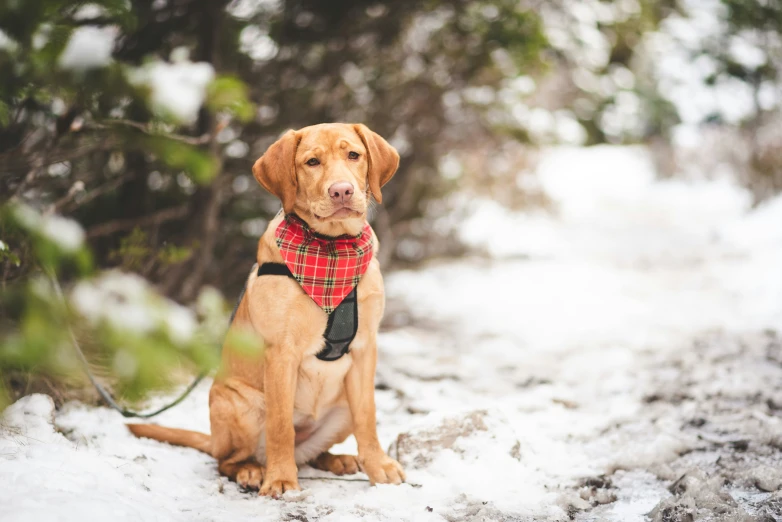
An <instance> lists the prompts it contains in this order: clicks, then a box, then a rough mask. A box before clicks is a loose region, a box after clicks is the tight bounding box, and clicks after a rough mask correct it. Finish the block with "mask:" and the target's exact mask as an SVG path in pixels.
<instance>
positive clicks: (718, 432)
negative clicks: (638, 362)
mask: <svg viewBox="0 0 782 522" xmlns="http://www.w3.org/2000/svg"><path fill="white" fill-rule="evenodd" d="M781 350H782V346H781V345H780V338H779V336H778V335H777V334H776V333H775V332H773V331H767V332H762V333H757V334H745V335H740V336H729V335H726V334H724V333H717V332H715V333H712V334H708V335H705V336H703V337H701V338H699V339H698V340H697V341H695V342H694V343H693V346H692V348H691V349H690V350H683V351H682V353H681V354H680V355H679V356H677V357H673V358H671V359H670V360H668V361H665V362H663V363H661V364H660V365H659V366H658V367H657V369H658V371H657V372H656V373H655V375H654V377H653V378H652V379H651V382H650V383H649V390H650V393H649V394H648V395H646V397H645V401H646V403H647V404H648V408H646V412H645V416H646V417H647V422H648V423H649V424H648V429H649V430H654V429H655V428H654V426H666V427H668V428H672V427H678V430H679V432H680V435H681V436H682V437H683V438H684V439H685V440H687V441H688V442H687V444H686V448H682V449H680V451H679V454H678V455H677V456H676V457H675V458H673V459H670V460H669V459H665V458H663V459H660V460H658V461H657V462H654V463H653V464H651V465H648V463H647V462H641V466H638V467H636V469H635V471H637V469H638V468H641V469H644V468H645V469H646V471H650V472H652V473H653V474H654V475H655V476H656V477H657V479H658V481H659V484H664V485H665V487H666V490H665V492H663V493H662V494H661V495H660V496H661V497H662V498H661V499H660V500H659V502H657V503H656V505H655V506H654V508H653V509H651V510H650V512H649V520H651V521H653V522H690V521H703V522H712V521H713V522H779V521H782V415H780V413H782V411H780V408H779V403H778V401H779V398H780V394H782V364H780V361H779V357H780V353H782V351H781ZM625 429H627V426H616V427H615V428H614V429H612V430H611V431H614V432H621V431H623V430H625ZM630 467H632V466H630ZM617 473H620V472H617ZM635 487H636V486H635V485H633V484H628V485H626V486H622V485H621V484H620V487H619V492H620V493H619V502H618V504H619V505H615V506H602V507H600V508H598V509H594V510H591V512H590V513H589V514H584V515H582V516H580V517H577V520H581V521H592V520H617V521H618V520H624V519H623V518H621V516H618V514H619V513H621V510H622V506H621V503H622V492H623V490H624V489H628V490H631V489H633V488H635ZM658 489H659V487H658Z"/></svg>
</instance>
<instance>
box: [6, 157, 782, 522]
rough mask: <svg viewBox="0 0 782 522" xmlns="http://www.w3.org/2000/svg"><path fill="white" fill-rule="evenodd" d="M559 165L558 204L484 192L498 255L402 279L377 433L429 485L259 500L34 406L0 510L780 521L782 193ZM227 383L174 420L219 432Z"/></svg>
mask: <svg viewBox="0 0 782 522" xmlns="http://www.w3.org/2000/svg"><path fill="white" fill-rule="evenodd" d="M538 173H539V178H540V180H541V183H542V184H543V186H544V188H545V190H546V192H547V193H548V194H549V196H550V197H551V198H552V200H553V201H554V202H555V204H556V206H557V208H556V212H555V214H554V215H546V214H542V213H541V214H540V215H529V214H519V213H511V212H509V211H507V210H505V209H503V208H500V207H498V206H496V205H494V204H493V203H491V202H487V201H479V202H473V203H472V204H471V205H472V207H473V211H472V214H471V217H470V218H469V219H468V220H467V222H466V223H464V224H463V237H464V239H465V241H467V242H469V243H470V244H472V245H473V246H474V247H475V250H476V251H477V252H480V251H482V252H488V253H489V254H490V255H489V256H485V255H484V256H476V257H473V258H468V259H463V260H459V261H448V262H444V261H433V262H431V263H430V264H429V265H427V266H426V267H424V268H422V269H420V270H415V271H406V272H398V273H395V274H392V275H390V276H388V277H387V290H388V294H389V310H388V325H389V326H388V327H387V328H386V330H385V331H384V332H383V333H382V335H381V337H380V349H381V359H380V362H379V368H378V389H377V402H378V410H379V411H378V428H379V432H380V436H381V439H382V441H383V442H384V444H386V445H388V447H389V450H390V453H391V454H392V455H393V456H395V457H397V458H398V459H399V460H400V461H401V462H402V463H403V464H404V465H405V467H406V469H407V472H408V481H409V484H406V485H403V486H397V487H394V486H378V487H375V488H371V487H369V486H368V484H367V483H366V482H364V481H352V482H350V481H344V480H335V477H331V476H329V475H328V474H326V473H322V472H318V471H315V470H312V469H302V470H301V471H300V475H301V477H302V480H301V485H302V486H303V487H304V488H305V490H304V492H303V493H302V494H299V495H293V496H291V497H290V498H288V499H287V500H286V501H275V500H270V499H266V498H262V497H260V498H259V497H258V496H256V495H254V494H250V493H245V492H242V491H240V490H239V489H238V488H237V486H236V485H235V484H233V483H231V482H228V481H227V480H225V479H222V478H220V477H219V476H218V474H217V471H216V468H215V463H214V461H213V460H212V459H211V458H210V457H208V456H206V455H203V454H200V453H198V452H196V451H194V450H188V449H182V448H174V447H170V446H167V445H164V444H160V443H156V442H153V441H149V440H136V439H133V438H131V436H130V435H129V434H128V433H127V432H126V431H125V429H124V427H123V421H122V419H121V418H120V417H119V415H117V414H115V413H114V412H112V411H109V410H107V409H105V408H87V407H84V406H82V405H79V404H68V405H66V406H65V407H64V408H62V410H61V411H56V412H55V411H54V410H53V407H52V404H51V401H50V400H49V399H48V398H47V397H45V396H32V397H28V398H25V399H22V400H21V401H19V402H18V403H16V404H15V405H13V406H11V407H10V408H9V409H8V410H7V411H6V412H5V416H4V418H3V420H2V426H1V427H0V430H1V431H0V486H2V487H0V520H3V521H16V520H25V521H26V520H80V521H81V520H100V519H110V520H237V519H247V520H270V521H271V520H298V521H305V520H306V521H314V520H322V521H337V520H340V521H341V520H370V521H374V520H414V521H418V520H422V521H426V520H448V521H460V520H476V521H478V520H505V521H510V520H519V521H526V520H535V521H544V520H546V521H548V520H551V521H554V520H556V521H564V520H569V519H575V520H578V521H582V522H584V521H598V520H600V521H602V520H605V521H622V522H625V521H627V522H630V521H636V520H637V521H641V520H645V518H644V517H645V515H646V514H649V515H648V518H650V519H653V520H655V521H660V522H662V521H664V522H679V521H681V522H684V521H691V520H693V521H697V520H715V521H716V520H722V521H745V520H746V521H750V520H752V521H763V522H771V521H782V492H780V487H782V335H780V334H779V333H777V332H782V198H777V199H776V200H773V201H770V202H768V203H767V204H765V205H763V206H760V207H758V208H756V209H750V200H749V197H748V195H747V194H745V193H744V192H743V191H742V190H740V189H738V188H737V187H736V186H734V185H733V184H732V183H731V182H730V181H729V180H716V181H700V182H682V181H676V180H667V181H659V180H655V178H654V175H653V171H652V167H651V165H650V163H649V160H648V157H647V155H646V152H645V151H644V149H640V148H610V147H600V148H592V149H557V150H552V151H550V152H549V153H548V154H546V155H545V156H544V159H543V161H542V163H541V165H540V167H539V171H538ZM207 390H208V385H205V386H202V387H200V388H199V389H198V390H197V391H196V392H195V393H194V394H193V395H192V396H191V397H190V398H189V399H188V400H187V401H186V402H185V403H183V404H182V405H180V406H179V407H177V408H176V409H175V410H173V411H171V412H168V413H166V414H164V415H161V416H160V417H159V418H158V419H157V421H158V422H160V423H161V424H165V425H169V426H178V427H185V428H192V429H199V430H204V431H207V430H208V412H207V399H206V394H207ZM161 400H162V399H161ZM342 449H343V450H344V451H353V450H354V449H355V447H354V443H352V442H351V441H348V442H346V443H345V445H344V448H342ZM362 478H363V476H362V475H358V476H356V477H351V479H353V480H359V479H362Z"/></svg>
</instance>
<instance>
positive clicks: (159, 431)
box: [126, 424, 212, 455]
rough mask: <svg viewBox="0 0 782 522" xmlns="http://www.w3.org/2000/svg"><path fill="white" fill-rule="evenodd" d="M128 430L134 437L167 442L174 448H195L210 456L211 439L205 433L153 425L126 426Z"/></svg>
mask: <svg viewBox="0 0 782 522" xmlns="http://www.w3.org/2000/svg"><path fill="white" fill-rule="evenodd" d="M126 426H127V427H128V429H129V430H130V432H131V433H133V435H135V436H136V437H146V438H148V439H153V440H159V441H160V442H168V443H169V444H173V445H174V446H185V447H187V448H195V449H197V450H198V451H203V452H204V453H207V454H209V455H211V454H212V438H211V437H210V436H209V435H207V434H206V433H200V432H197V431H190V430H179V429H176V428H165V427H163V426H157V425H155V424H126Z"/></svg>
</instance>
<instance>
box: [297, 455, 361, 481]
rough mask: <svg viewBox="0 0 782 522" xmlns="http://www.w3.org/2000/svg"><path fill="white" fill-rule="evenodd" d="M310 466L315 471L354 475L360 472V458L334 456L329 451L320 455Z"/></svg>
mask: <svg viewBox="0 0 782 522" xmlns="http://www.w3.org/2000/svg"><path fill="white" fill-rule="evenodd" d="M309 464H310V466H312V467H313V468H315V469H320V470H323V471H328V472H330V473H334V474H335V475H352V474H354V473H358V470H359V466H358V457H356V456H355V455H332V454H331V453H329V452H328V451H326V452H324V453H321V454H320V455H318V457H317V458H316V459H315V460H312V461H310V463H309Z"/></svg>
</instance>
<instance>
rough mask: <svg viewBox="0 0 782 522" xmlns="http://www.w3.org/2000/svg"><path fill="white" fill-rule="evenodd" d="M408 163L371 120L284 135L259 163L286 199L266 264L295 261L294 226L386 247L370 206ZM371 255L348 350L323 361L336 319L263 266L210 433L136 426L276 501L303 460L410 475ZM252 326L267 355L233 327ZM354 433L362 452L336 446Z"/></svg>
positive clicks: (263, 246)
mask: <svg viewBox="0 0 782 522" xmlns="http://www.w3.org/2000/svg"><path fill="white" fill-rule="evenodd" d="M398 166H399V154H398V153H397V151H396V150H395V149H394V148H393V147H392V146H391V145H390V144H389V143H388V142H387V141H386V140H385V139H383V138H382V137H381V136H379V135H378V134H376V133H375V132H373V131H371V130H370V129H369V128H367V127H366V126H365V125H362V124H341V123H333V124H321V125H313V126H310V127H305V128H302V129H300V130H297V131H294V130H290V131H288V132H286V133H285V134H284V135H283V136H282V137H281V138H280V139H279V140H278V141H277V142H275V143H274V144H272V145H271V146H270V147H269V148H268V150H267V151H266V152H265V153H264V154H263V156H262V157H261V158H260V159H258V160H257V161H256V162H255V165H254V166H253V175H254V176H255V178H256V179H257V180H258V182H259V183H260V184H261V185H262V186H263V187H264V188H265V189H266V190H268V191H269V192H270V193H272V194H274V195H275V196H277V197H278V198H279V199H280V201H281V202H282V211H281V212H280V214H278V215H277V217H276V218H274V219H273V220H272V221H271V222H270V223H269V225H268V228H267V229H266V231H265V232H264V234H263V235H262V236H261V239H260V241H259V243H258V251H257V262H258V265H259V266H264V265H265V264H269V263H271V264H276V266H279V265H284V264H285V259H283V254H284V252H287V250H284V248H283V249H281V246H280V244H281V243H280V242H279V241H280V240H279V235H280V232H279V230H280V229H281V228H284V227H281V225H286V226H287V224H289V223H290V224H292V225H293V226H299V227H300V228H301V230H304V233H306V234H309V236H308V237H316V238H319V240H321V241H323V242H324V243H323V244H329V245H332V244H331V243H328V241H331V240H332V239H333V238H342V239H340V241H342V243H339V244H340V245H342V244H348V247H346V248H354V249H357V247H356V246H355V245H356V244H357V243H356V242H355V241H354V238H363V241H364V242H365V243H367V248H366V249H365V250H367V251H371V252H372V253H373V254H376V253H377V250H378V246H379V245H378V241H377V237H376V236H375V234H374V232H373V231H372V230H371V228H369V225H368V224H367V211H368V208H369V204H370V199H371V197H372V198H374V199H375V201H377V203H381V202H382V194H381V192H380V190H381V187H382V186H383V185H385V184H386V183H387V182H388V181H389V180H390V179H391V177H392V176H393V175H394V173H395V172H396V170H397V168H398ZM367 234H368V235H367ZM344 238H347V240H346V241H347V242H345V241H343V240H344ZM334 241H336V239H334ZM350 241H354V243H353V247H350V244H349V243H350ZM334 244H336V243H334ZM332 246H333V245H332ZM329 248H331V247H329ZM294 250H295V249H294ZM365 254H366V252H365ZM362 259H363V263H364V266H363V267H362V269H363V270H365V271H364V272H363V275H360V278H358V283H357V285H356V287H355V295H356V296H357V302H358V304H357V310H358V316H357V330H354V331H355V337H354V338H353V340H352V342H350V345H349V351H348V352H347V353H345V354H344V356H341V357H339V358H338V359H336V360H321V359H320V358H319V357H318V355H319V354H320V353H321V352H322V350H323V349H324V348H323V347H324V331H325V330H326V329H327V327H329V314H328V313H327V312H326V311H324V308H323V307H322V306H321V305H319V304H318V303H317V302H316V301H315V297H310V295H309V294H308V293H307V292H306V291H304V287H303V284H300V283H299V281H297V280H296V279H295V278H292V277H274V276H271V275H258V274H257V273H256V272H255V271H254V272H253V273H251V274H250V277H249V278H248V280H247V286H246V291H245V294H244V296H243V298H242V299H241V301H240V302H239V304H238V307H237V310H236V314H235V317H234V320H233V322H232V323H231V326H230V329H229V334H228V336H227V337H226V342H225V343H224V345H223V351H222V361H221V365H220V368H219V370H218V372H217V374H216V376H215V380H214V383H213V385H212V387H211V390H210V392H209V417H210V426H211V435H207V434H204V433H198V432H194V431H188V430H180V429H173V428H166V427H162V426H157V425H151V424H129V425H128V428H129V429H130V431H131V432H132V433H133V434H134V435H136V436H138V437H147V438H150V439H155V440H158V441H162V442H167V443H170V444H174V445H179V446H186V447H190V448H195V449H197V450H200V451H203V452H205V453H208V454H210V455H212V456H213V457H214V458H215V459H217V462H218V464H217V468H218V470H219V472H220V473H221V474H222V475H224V476H226V477H228V478H229V479H231V480H234V481H236V482H237V483H238V484H239V485H240V486H241V487H242V488H245V489H248V490H257V491H259V492H260V494H261V495H265V496H271V497H275V498H276V497H278V496H280V495H282V494H283V493H284V492H286V491H291V490H299V489H300V487H299V482H298V467H297V466H298V465H302V464H309V465H311V466H313V467H315V468H317V469H321V470H326V471H330V472H332V473H335V474H337V475H343V474H352V473H356V472H357V471H359V470H361V471H363V472H364V473H366V474H367V476H368V477H369V481H370V483H371V484H373V485H374V484H386V483H390V484H400V483H402V482H404V480H405V473H404V471H403V469H402V467H401V466H400V464H399V463H398V462H397V461H396V460H394V459H392V458H390V457H389V456H388V455H387V454H386V453H385V451H383V449H382V448H381V446H380V442H379V440H378V436H377V426H376V416H375V396H374V391H375V386H374V383H375V366H376V362H377V330H378V326H379V324H380V320H381V318H382V315H383V309H384V306H385V295H384V290H383V278H382V276H381V272H380V265H379V263H378V261H377V256H376V255H372V256H371V257H370V258H367V256H366V255H364V257H363V258H362ZM269 266H272V265H269ZM286 266H290V265H286ZM337 297H339V296H337ZM333 313H335V312H332V314H333ZM242 332H252V333H253V334H255V335H257V337H258V338H259V339H262V340H263V350H262V355H258V354H253V353H251V352H252V351H248V350H247V349H246V347H245V348H244V349H242V348H241V346H240V344H241V343H238V342H237V341H235V339H236V338H237V337H236V336H234V335H232V334H235V333H237V334H240V335H241V333H242ZM245 338H246V333H245ZM232 339H233V340H232ZM351 434H352V435H354V436H355V438H356V442H357V443H358V456H357V457H356V456H352V455H335V454H332V453H330V452H329V449H330V448H331V446H333V445H334V444H337V443H340V442H342V441H344V440H345V439H346V438H347V437H348V436H350V435H351Z"/></svg>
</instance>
